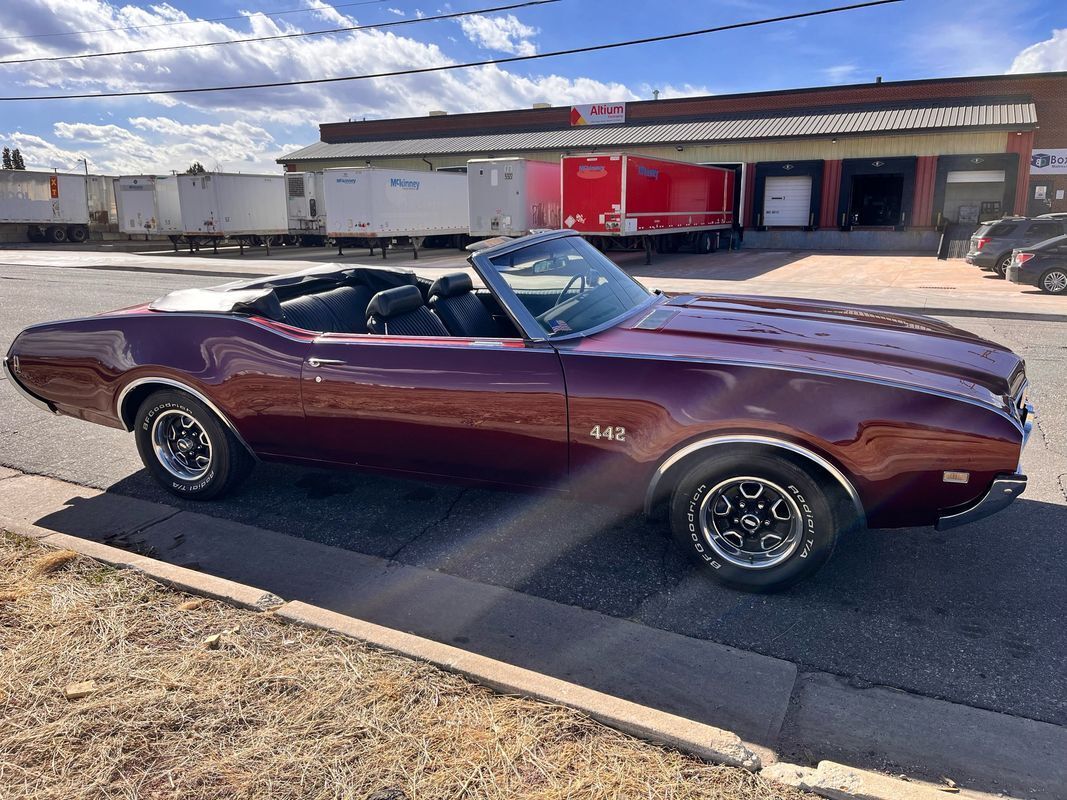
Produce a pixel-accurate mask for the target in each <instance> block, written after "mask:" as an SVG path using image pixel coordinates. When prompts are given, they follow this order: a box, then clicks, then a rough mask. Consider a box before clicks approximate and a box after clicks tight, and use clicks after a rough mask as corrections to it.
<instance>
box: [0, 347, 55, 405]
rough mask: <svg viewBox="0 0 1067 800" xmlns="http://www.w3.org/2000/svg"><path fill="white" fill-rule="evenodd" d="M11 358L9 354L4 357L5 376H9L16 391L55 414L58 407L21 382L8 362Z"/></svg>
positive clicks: (27, 399) (8, 378) (9, 381)
mask: <svg viewBox="0 0 1067 800" xmlns="http://www.w3.org/2000/svg"><path fill="white" fill-rule="evenodd" d="M11 358H12V356H8V357H6V358H4V359H3V364H4V377H6V378H7V382H8V383H10V384H11V385H12V386H13V387H14V388H15V391H16V392H18V393H19V394H21V395H22V396H23V398H25V400H26V401H27V402H28V403H32V404H33V405H35V406H37V408H39V409H41V410H42V411H47V412H48V413H49V414H55V413H56V409H55V407H54V406H53V405H52V404H51V403H49V402H47V401H45V400H42V399H41V398H40V397H38V396H37V395H35V394H31V393H30V392H29V390H27V389H26V387H25V386H23V385H22V384H21V383H19V379H18V378H16V377H15V373H14V372H13V371H12V369H11V364H10V363H8V362H9V361H10V360H11Z"/></svg>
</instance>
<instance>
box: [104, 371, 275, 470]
mask: <svg viewBox="0 0 1067 800" xmlns="http://www.w3.org/2000/svg"><path fill="white" fill-rule="evenodd" d="M149 383H155V384H159V385H161V386H169V387H171V388H174V389H181V390H182V391H183V392H186V393H188V394H191V395H192V396H193V397H195V398H196V399H197V400H199V401H200V402H201V403H203V404H204V405H205V406H207V407H208V408H210V409H211V410H212V411H214V412H215V415H216V416H217V417H218V418H219V419H221V420H222V423H223V424H224V425H225V426H226V427H227V428H229V429H230V432H231V433H232V434H233V435H234V437H236V439H237V441H238V442H240V443H241V446H242V447H244V449H245V450H247V451H248V452H249V453H250V454H251V456H252V457H253V458H254V459H256V460H257V461H258V460H259V456H257V455H256V451H255V450H253V449H252V448H251V447H249V446H248V442H246V441H245V440H244V437H243V436H241V432H240V431H239V430H237V428H236V426H235V425H234V424H233V423H232V422H231V421H230V418H229V417H227V416H226V415H225V414H223V413H222V409H220V408H219V407H218V406H217V405H215V404H214V403H213V402H211V400H209V399H208V398H207V397H206V396H205V395H204V394H203V392H200V391H198V390H197V389H194V388H193V387H192V386H190V385H189V384H187V383H182V382H181V381H176V380H174V379H173V378H159V377H153V378H137V379H136V380H132V381H130V382H129V383H127V384H126V385H125V386H123V387H122V391H121V392H119V396H118V399H116V400H115V416H117V417H118V419H119V421H120V422H121V423H122V427H123V428H125V429H126V430H127V431H133V428H131V427H127V425H126V420H125V418H124V417H123V414H122V411H123V404H124V403H125V402H126V396H127V395H128V394H129V393H130V392H132V391H133V390H134V389H136V388H137V387H138V386H144V385H145V384H149Z"/></svg>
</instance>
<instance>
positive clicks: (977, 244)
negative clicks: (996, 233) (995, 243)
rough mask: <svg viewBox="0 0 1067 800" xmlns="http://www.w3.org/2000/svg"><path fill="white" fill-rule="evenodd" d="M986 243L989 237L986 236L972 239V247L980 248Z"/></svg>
mask: <svg viewBox="0 0 1067 800" xmlns="http://www.w3.org/2000/svg"><path fill="white" fill-rule="evenodd" d="M987 244H989V238H988V237H986V236H980V237H979V238H977V239H975V240H974V249H975V250H981V249H982V248H983V247H985V246H986V245H987Z"/></svg>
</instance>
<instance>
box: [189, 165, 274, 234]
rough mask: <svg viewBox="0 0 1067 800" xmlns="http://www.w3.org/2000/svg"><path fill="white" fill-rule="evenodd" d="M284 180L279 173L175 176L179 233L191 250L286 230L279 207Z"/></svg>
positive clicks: (218, 173) (214, 173) (220, 173)
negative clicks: (179, 217) (180, 223)
mask: <svg viewBox="0 0 1067 800" xmlns="http://www.w3.org/2000/svg"><path fill="white" fill-rule="evenodd" d="M284 180H285V178H284V177H283V176H281V175H244V174H241V173H224V172H213V173H209V174H202V175H179V176H178V198H179V203H180V205H181V214H182V232H183V233H184V236H185V239H186V240H187V242H188V243H189V249H190V250H192V249H193V248H194V247H197V246H199V245H201V244H205V243H210V244H211V245H212V246H213V247H216V248H217V246H218V243H219V242H220V241H223V240H227V239H228V240H231V241H235V242H237V243H238V244H239V245H240V246H241V252H244V247H245V245H249V244H262V245H264V246H266V248H267V250H268V252H269V250H270V245H271V242H272V241H276V240H279V239H280V238H281V237H283V236H286V235H287V234H288V233H289V221H288V217H287V216H286V209H285V189H284V185H283V183H284Z"/></svg>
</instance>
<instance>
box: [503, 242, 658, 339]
mask: <svg viewBox="0 0 1067 800" xmlns="http://www.w3.org/2000/svg"><path fill="white" fill-rule="evenodd" d="M489 263H490V264H492V266H493V267H494V268H495V269H496V270H497V271H498V272H499V273H500V276H501V277H502V278H503V279H504V281H505V282H506V283H507V284H508V286H509V287H510V288H511V290H512V291H513V292H514V293H515V296H516V297H517V298H518V300H519V302H520V303H522V304H523V305H524V306H525V307H526V310H527V311H529V312H530V314H531V315H532V316H533V317H534V319H535V320H536V321H537V324H538V325H540V326H541V328H542V329H543V330H544V332H545V333H546V334H548V335H549V336H557V335H558V336H562V335H565V334H570V333H582V332H583V331H587V330H590V329H591V328H595V327H597V326H598V325H601V324H603V323H605V322H608V321H610V320H612V319H615V318H616V317H619V316H621V315H622V314H624V313H626V312H627V311H629V310H631V309H634V308H637V307H638V306H640V305H641V304H642V303H644V302H645V301H646V300H647V299H648V297H649V294H650V293H649V291H648V290H647V289H645V287H643V286H642V285H641V284H639V283H638V282H637V281H635V280H634V279H633V278H631V277H630V276H629V275H627V274H626V273H625V272H623V271H622V270H621V269H619V268H618V267H617V266H615V264H614V263H612V262H611V261H610V260H609V259H608V258H606V257H605V256H603V255H602V254H601V253H600V252H599V251H598V250H597V249H596V248H595V247H593V246H592V245H591V244H589V243H588V242H586V241H585V240H584V239H581V238H579V237H577V236H569V237H566V238H563V239H550V240H548V241H546V242H538V243H536V244H532V245H530V246H529V247H524V248H522V249H521V250H515V251H513V252H510V253H505V254H503V255H500V256H497V257H496V258H491V259H489Z"/></svg>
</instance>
